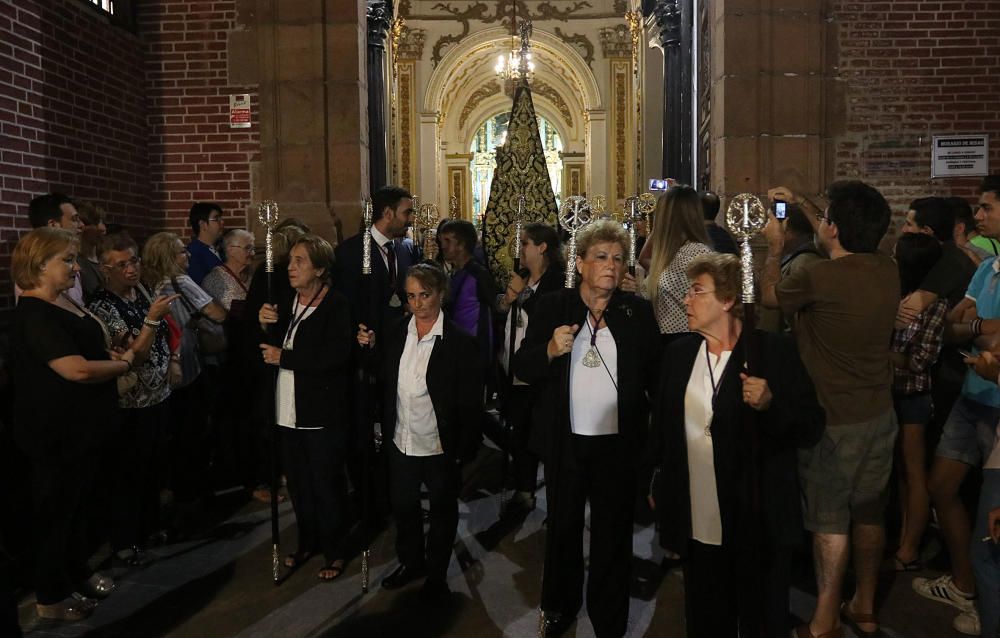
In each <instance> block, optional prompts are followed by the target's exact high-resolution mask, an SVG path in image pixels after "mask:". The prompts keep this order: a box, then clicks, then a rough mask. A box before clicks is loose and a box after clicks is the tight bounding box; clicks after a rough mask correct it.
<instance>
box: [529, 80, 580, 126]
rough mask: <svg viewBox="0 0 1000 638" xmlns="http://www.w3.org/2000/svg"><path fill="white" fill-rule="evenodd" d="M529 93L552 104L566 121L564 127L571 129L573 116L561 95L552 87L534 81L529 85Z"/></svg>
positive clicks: (540, 81) (539, 81)
mask: <svg viewBox="0 0 1000 638" xmlns="http://www.w3.org/2000/svg"><path fill="white" fill-rule="evenodd" d="M531 92H532V93H533V94H535V95H537V96H539V97H543V98H545V99H547V100H548V101H549V102H552V104H553V105H554V106H555V107H556V109H558V110H559V114H560V115H562V117H563V119H564V120H565V121H566V125H567V126H569V127H570V128H572V127H573V114H572V112H571V111H570V109H569V105H568V104H566V100H565V99H563V96H562V94H561V93H559V91H557V90H556V89H555V88H554V87H553V86H552V85H550V84H548V83H546V82H545V81H543V80H535V81H533V82H532V83H531Z"/></svg>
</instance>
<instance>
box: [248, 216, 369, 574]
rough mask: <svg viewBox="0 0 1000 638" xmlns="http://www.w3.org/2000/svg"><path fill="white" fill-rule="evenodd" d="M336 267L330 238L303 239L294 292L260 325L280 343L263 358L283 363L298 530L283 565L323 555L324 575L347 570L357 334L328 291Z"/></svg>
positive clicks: (281, 407) (281, 388)
mask: <svg viewBox="0 0 1000 638" xmlns="http://www.w3.org/2000/svg"><path fill="white" fill-rule="evenodd" d="M332 266H333V248H332V247H331V246H330V244H329V243H327V241H326V240H325V239H323V238H322V237H319V236H317V235H304V236H302V237H300V238H299V239H298V240H296V241H295V243H294V244H293V245H292V249H291V251H290V252H289V262H288V281H289V283H290V284H291V285H292V288H293V290H294V292H293V293H292V294H291V295H290V296H289V297H288V298H287V299H283V300H281V301H280V303H279V304H277V305H272V304H264V305H263V306H261V308H260V312H259V313H258V320H259V322H260V326H261V329H262V330H264V331H268V329H269V327H272V326H273V328H272V330H271V331H270V334H271V335H272V337H276V338H277V339H278V340H279V341H278V343H280V346H276V345H272V343H261V344H260V351H261V356H262V357H263V359H264V363H266V364H269V365H274V366H278V380H277V387H276V389H275V408H276V409H275V412H276V414H275V418H276V420H277V424H278V426H280V427H279V431H280V433H281V434H280V437H279V442H280V445H281V455H282V469H283V470H284V472H285V475H286V476H287V477H288V491H289V493H290V494H291V497H292V506H293V507H294V508H295V518H296V521H297V523H298V530H299V547H298V550H296V551H295V552H294V553H292V554H290V555H289V556H287V557H286V558H285V566H286V567H289V568H293V569H294V568H297V567H299V566H301V565H302V564H303V563H304V562H305V561H307V560H308V559H309V558H310V557H311V556H312V555H313V554H315V553H318V552H322V553H323V556H324V559H325V560H324V563H323V566H322V567H320V570H319V572H318V574H317V576H318V577H319V578H320V580H333V579H334V578H337V577H338V576H340V574H341V573H342V572H343V571H344V551H343V548H342V544H343V541H344V536H345V534H346V532H347V516H348V514H347V509H348V508H347V487H346V479H345V477H344V461H345V458H346V455H347V450H348V444H347V442H348V435H349V433H350V410H349V409H348V405H349V396H348V390H347V388H348V387H349V385H350V383H349V380H350V363H349V362H350V356H351V348H352V347H353V343H354V340H353V333H354V331H353V328H352V325H351V309H350V308H349V307H348V305H347V298H346V297H344V296H343V295H342V294H340V293H339V292H336V291H334V290H332V289H331V288H330V282H329V277H330V271H331V268H332Z"/></svg>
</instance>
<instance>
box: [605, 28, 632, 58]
mask: <svg viewBox="0 0 1000 638" xmlns="http://www.w3.org/2000/svg"><path fill="white" fill-rule="evenodd" d="M598 33H599V34H600V39H601V49H602V50H603V52H604V57H606V58H631V57H632V34H631V33H630V32H629V28H628V25H627V24H616V25H615V26H613V27H602V28H601V30H600V31H599V32H598Z"/></svg>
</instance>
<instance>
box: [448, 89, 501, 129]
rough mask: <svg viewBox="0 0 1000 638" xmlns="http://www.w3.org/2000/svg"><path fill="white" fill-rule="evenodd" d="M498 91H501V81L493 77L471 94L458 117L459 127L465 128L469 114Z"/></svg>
mask: <svg viewBox="0 0 1000 638" xmlns="http://www.w3.org/2000/svg"><path fill="white" fill-rule="evenodd" d="M498 93H500V82H498V81H497V79H496V78H493V79H491V80H490V81H489V82H487V83H486V84H484V85H482V86H481V87H479V88H478V89H476V90H475V91H473V92H472V95H470V96H469V99H468V101H466V103H465V106H464V107H462V114H461V115H459V117H458V128H459V129H460V130H461V129H464V128H465V123H466V122H467V121H468V119H469V115H471V114H472V111H473V110H475V108H476V107H477V106H479V105H480V103H482V101H483V100H485V99H486V98H488V97H492V96H494V95H496V94H498Z"/></svg>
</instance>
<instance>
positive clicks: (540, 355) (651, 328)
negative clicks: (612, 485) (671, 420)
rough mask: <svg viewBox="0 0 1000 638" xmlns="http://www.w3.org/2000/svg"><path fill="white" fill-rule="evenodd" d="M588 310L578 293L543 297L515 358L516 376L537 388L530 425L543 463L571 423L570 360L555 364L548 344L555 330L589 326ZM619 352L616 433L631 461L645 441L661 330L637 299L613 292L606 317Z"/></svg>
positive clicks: (644, 303) (648, 307) (552, 454)
mask: <svg viewBox="0 0 1000 638" xmlns="http://www.w3.org/2000/svg"><path fill="white" fill-rule="evenodd" d="M587 313H588V310H587V306H586V305H585V304H584V303H583V299H581V298H580V292H579V290H578V289H576V288H572V289H567V288H561V289H560V290H558V291H556V292H551V293H549V294H546V295H542V296H541V297H540V299H539V300H538V301H537V305H536V306H535V308H534V310H533V312H532V314H531V320H530V321H529V322H528V332H527V334H526V335H525V337H524V341H522V342H521V347H520V349H519V350H518V351H517V353H516V354H515V355H514V374H516V375H517V377H518V378H519V379H521V380H522V381H524V382H525V383H528V384H531V385H532V386H535V387H536V388H537V392H538V395H537V396H538V399H537V401H536V402H535V405H534V408H533V411H532V425H533V427H534V428H536V429H538V430H539V431H540V432H543V438H544V443H543V446H544V449H545V457H546V459H547V460H548V461H553V460H555V459H557V458H558V450H559V449H561V446H562V443H563V441H565V440H566V438H568V436H569V434H570V433H571V432H572V429H571V426H570V421H569V399H570V397H569V364H570V355H563V356H561V357H557V358H556V359H553V360H552V362H551V363H550V362H549V360H548V354H547V352H546V350H547V348H548V343H549V339H551V338H552V333H553V331H555V329H556V328H558V327H559V326H563V325H573V324H576V325H579V326H581V330H583V329H585V328H584V327H583V326H584V325H585V322H586V320H587ZM604 318H605V320H606V321H607V324H608V328H609V329H610V330H611V335H612V336H613V337H614V340H615V345H616V346H617V348H618V381H617V383H618V431H619V434H620V435H621V436H623V437H625V439H626V441H627V444H628V447H629V450H630V452H631V453H632V454H633V456H635V455H637V454H638V452H639V450H640V448H641V446H642V445H643V443H644V441H645V440H646V435H647V430H648V427H647V423H646V419H645V418H644V415H645V414H646V408H647V406H648V397H651V396H652V393H653V390H654V389H655V388H656V377H657V374H658V370H659V367H658V366H659V360H660V351H661V340H660V330H659V328H658V327H657V323H656V319H655V317H654V316H653V307H652V306H651V305H650V303H649V302H648V301H646V300H645V299H642V298H640V297H638V296H636V295H633V294H629V293H623V292H621V291H617V290H616V291H615V292H614V294H613V295H612V297H611V302H610V303H609V304H608V308H607V311H606V312H605V313H604Z"/></svg>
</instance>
